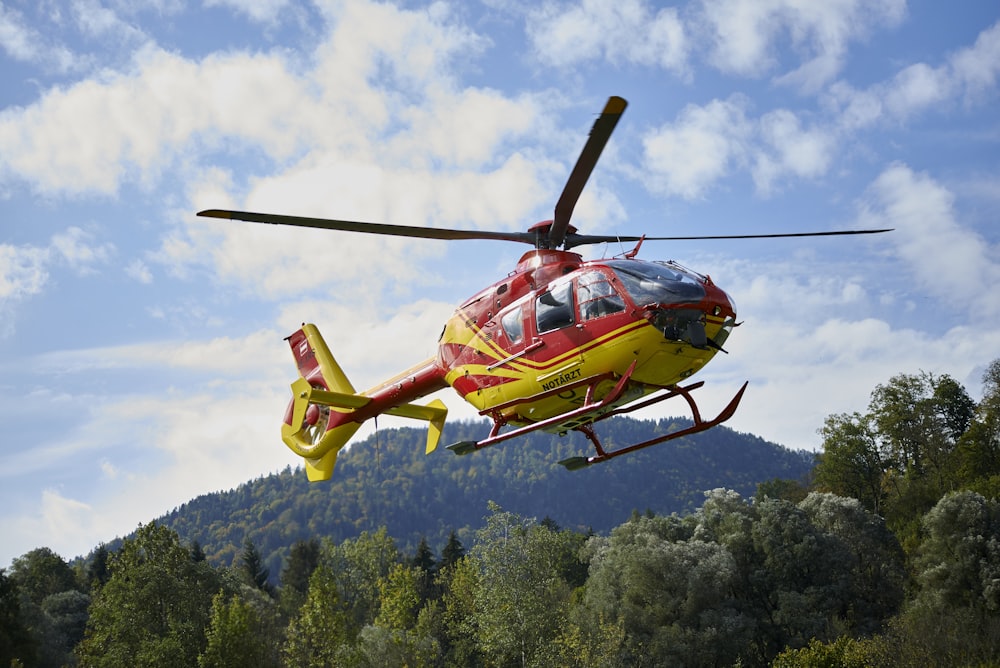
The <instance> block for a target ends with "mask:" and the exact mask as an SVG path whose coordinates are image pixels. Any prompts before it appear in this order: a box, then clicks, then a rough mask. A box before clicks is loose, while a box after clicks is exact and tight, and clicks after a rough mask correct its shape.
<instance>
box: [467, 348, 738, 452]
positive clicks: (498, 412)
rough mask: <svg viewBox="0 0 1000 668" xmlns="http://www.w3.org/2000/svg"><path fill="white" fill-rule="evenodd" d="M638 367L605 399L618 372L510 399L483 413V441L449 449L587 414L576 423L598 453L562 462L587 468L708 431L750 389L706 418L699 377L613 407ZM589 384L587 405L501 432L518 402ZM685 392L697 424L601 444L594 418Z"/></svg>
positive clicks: (480, 444)
mask: <svg viewBox="0 0 1000 668" xmlns="http://www.w3.org/2000/svg"><path fill="white" fill-rule="evenodd" d="M634 371H635V362H633V363H632V365H631V366H630V367H629V368H628V371H626V372H625V373H624V374H623V375H622V376H621V377H620V378H619V379H618V380H617V382H616V383H615V386H614V388H613V389H612V390H611V391H610V392H608V394H607V395H605V396H604V397H602V398H601V399H597V398H596V396H595V395H596V390H597V387H598V385H599V384H601V383H603V382H604V381H607V380H614V374H610V373H607V374H601V375H598V376H591V377H590V378H584V379H582V380H579V381H577V382H575V383H572V384H570V385H564V386H561V387H559V388H557V389H555V390H550V391H548V392H542V393H540V394H537V395H534V396H531V397H525V398H522V399H517V400H514V401H511V402H507V403H505V404H503V405H500V406H495V407H493V408H492V409H490V410H489V411H484V412H483V413H482V414H483V415H489V416H490V417H491V418H492V419H493V427H492V428H491V429H490V435H489V436H487V437H486V438H484V439H483V440H481V441H460V442H458V443H453V444H451V445H449V446H448V449H449V450H451V451H452V452H454V453H455V454H457V455H467V454H469V453H470V452H474V451H476V450H481V449H483V448H486V447H489V446H491V445H496V444H497V443H502V442H503V441H506V440H509V439H511V438H516V437H517V436H521V435H522V434H526V433H528V432H532V431H537V430H539V429H545V428H548V427H559V426H560V425H565V424H567V423H570V422H572V421H574V420H576V419H577V418H583V419H584V420H585V422H584V424H580V425H578V426H575V427H572V429H573V430H574V431H579V432H581V433H582V434H583V435H584V436H586V437H587V439H588V440H589V441H590V442H591V443H592V444H593V446H594V449H595V450H596V451H597V454H596V455H595V456H593V457H570V458H569V459H564V460H562V461H561V462H559V463H560V464H562V465H563V466H565V467H566V468H567V469H569V470H571V471H575V470H577V469H581V468H585V467H587V466H590V465H591V464H597V463H599V462H603V461H607V460H609V459H612V458H614V457H618V456H619V455H624V454H626V453H629V452H634V451H636V450H641V449H642V448H648V447H649V446H651V445H656V444H658V443H663V442H666V441H670V440H673V439H675V438H681V437H682V436H687V435H689V434H695V433H697V432H699V431H705V430H706V429H711V428H712V427H714V426H716V425H719V424H722V423H723V422H725V421H726V420H728V419H729V418H731V417H732V416H733V414H734V413H735V412H736V409H737V407H738V406H739V405H740V400H741V399H742V398H743V392H744V391H745V390H746V389H747V383H743V386H742V387H741V388H740V389H739V391H738V392H737V393H736V395H735V396H734V397H733V398H732V399H731V400H730V401H729V404H728V405H727V406H726V407H725V408H724V409H723V410H722V412H721V413H719V414H718V415H717V416H715V417H714V418H713V419H711V420H703V419H702V417H701V412H700V411H699V410H698V404H697V403H696V402H695V400H694V397H692V396H691V392H692V391H693V390H696V389H698V388H699V387H701V386H702V385H704V384H705V383H704V381H699V382H697V383H692V384H690V385H686V386H681V385H670V386H665V387H661V388H660V390H663V393H662V394H654V395H653V396H651V397H650V398H648V399H646V400H644V401H640V402H638V403H635V404H632V405H629V406H624V407H622V408H617V409H613V410H609V407H611V406H612V405H613V404H614V403H615V402H617V401H618V400H619V399H621V397H622V396H623V395H624V394H625V392H626V390H627V389H628V386H629V383H630V381H631V378H632V373H633V372H634ZM583 386H586V388H587V393H586V398H585V400H584V402H583V405H582V406H580V407H579V408H575V409H573V410H571V411H568V412H566V413H562V414H560V415H556V416H554V417H551V418H548V419H546V420H540V421H538V422H532V423H531V424H528V425H525V426H523V427H519V428H517V429H513V430H511V431H507V432H504V433H500V430H501V429H502V428H503V427H505V426H506V425H507V424H508V423H509V422H510V419H509V418H508V417H507V416H508V415H509V411H508V409H510V408H512V407H513V406H516V405H518V404H523V403H530V402H534V401H538V400H540V399H544V398H546V397H547V396H549V395H551V394H555V393H558V392H564V391H566V390H567V389H569V388H576V387H583ZM677 396H681V397H684V400H685V401H687V404H688V407H689V408H690V409H691V416H692V419H693V420H694V424H692V425H691V426H690V427H687V428H685V429H681V430H679V431H675V432H672V433H670V434H667V435H665V436H658V437H657V438H653V439H650V440H648V441H643V442H642V443H636V444H635V445H629V446H626V447H624V448H619V449H618V450H612V451H611V452H608V451H606V450H605V449H604V446H602V445H601V442H600V440H599V439H598V438H597V434H595V433H594V429H593V427H592V426H591V425H592V423H594V422H599V421H600V420H605V419H607V418H609V417H613V416H615V415H622V414H624V413H631V412H632V411H636V410H639V409H640V408H645V407H647V406H652V405H653V404H657V403H660V402H661V401H666V400H667V399H672V398H674V397H677Z"/></svg>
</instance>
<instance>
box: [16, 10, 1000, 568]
mask: <svg viewBox="0 0 1000 668" xmlns="http://www.w3.org/2000/svg"><path fill="white" fill-rule="evenodd" d="M998 77H1000V5H998V4H997V3H996V2H995V1H993V0H989V1H979V0H968V1H965V2H962V3H958V4H954V3H939V2H931V1H930V0H919V1H916V0H915V1H911V2H907V1H906V0H829V1H827V2H823V3H814V2H807V1H805V0H690V1H689V2H677V3H669V4H668V3H654V2H650V1H648V0H616V2H613V3H611V2H604V1H602V0H582V2H566V1H563V0H541V1H539V0H525V1H521V0H479V1H470V2H457V1H455V2H416V1H414V2H397V3H391V2H374V1H370V0H340V1H334V0H312V1H305V0H303V1H297V2H296V1H291V0H61V1H59V0H2V1H0V105H2V108H0V566H5V565H7V564H9V563H10V560H11V559H13V558H14V557H17V556H19V555H21V554H23V553H25V552H27V551H29V550H31V549H33V548H36V547H41V546H47V547H50V548H52V549H53V550H55V551H56V552H58V553H60V554H61V555H63V556H64V557H65V558H72V557H75V556H77V555H83V554H86V553H88V552H89V551H90V550H91V549H92V548H93V547H95V546H96V545H97V544H98V543H99V542H102V541H109V540H111V539H113V538H115V537H116V536H121V535H125V534H127V533H129V532H130V531H132V530H134V529H135V528H136V527H137V526H138V525H139V524H141V523H145V522H148V521H150V520H152V519H154V518H156V517H158V516H160V515H163V514H164V513H167V512H169V511H170V510H172V509H173V508H175V507H177V506H179V505H181V504H183V503H184V502H185V501H187V500H189V499H191V498H193V497H195V496H197V495H199V494H203V493H207V492H211V491H216V490H224V489H230V488H232V487H235V486H237V485H239V484H241V483H243V482H245V481H247V480H251V479H253V478H257V477H260V476H263V475H267V474H269V473H271V472H274V471H278V470H281V469H283V468H284V467H286V466H288V465H293V466H294V465H297V460H296V458H295V457H294V456H293V455H292V453H291V452H289V451H288V450H287V449H286V448H285V446H284V445H283V444H282V443H281V440H280V424H281V420H282V417H283V413H284V409H285V406H286V404H287V401H288V398H289V396H290V393H289V389H288V385H289V384H290V383H291V381H293V380H294V379H295V376H296V372H295V367H294V363H293V360H292V357H291V354H290V352H289V351H288V349H287V344H286V343H285V342H284V341H283V338H284V337H286V336H288V335H289V334H291V333H292V332H293V331H294V330H295V329H297V328H298V326H299V325H300V323H302V322H314V323H316V324H317V325H318V326H319V327H320V329H321V331H322V332H323V333H324V335H325V337H326V339H327V341H328V342H329V344H330V346H331V348H332V350H333V352H334V355H335V356H336V357H337V359H338V361H339V362H340V364H341V365H342V366H343V368H344V370H345V371H346V373H347V374H348V376H349V377H350V378H351V380H352V381H353V382H354V384H355V386H356V387H359V388H364V387H369V386H372V385H375V384H377V383H378V382H379V381H380V380H382V379H385V378H387V377H390V376H392V375H394V374H395V373H397V372H399V371H401V370H403V369H405V368H407V367H409V366H411V365H412V364H414V363H416V362H419V361H420V360H423V359H425V358H426V357H428V356H430V355H431V354H433V353H434V351H435V344H436V341H437V337H438V334H439V333H440V330H441V328H442V326H443V324H444V322H445V320H446V319H447V318H448V317H449V316H450V314H451V313H452V311H453V309H454V307H455V306H456V305H457V304H458V303H460V302H461V301H463V300H464V299H465V298H466V297H469V296H471V295H472V294H474V293H475V292H477V291H478V290H480V289H481V288H483V287H486V286H487V285H489V284H491V283H493V282H495V281H497V280H499V279H500V278H503V277H504V276H506V275H507V273H508V272H510V271H511V270H512V269H513V268H514V266H515V264H516V262H517V259H518V258H519V257H520V255H521V254H522V253H523V252H524V251H526V250H528V247H527V246H520V245H516V244H510V243H503V242H494V241H462V242H450V243H446V242H441V241H432V240H417V239H402V238H383V237H373V236H369V235H361V234H348V233H337V232H324V231H320V230H305V229H292V228H280V227H276V226H265V225H254V224H251V223H241V222H236V221H226V220H217V219H206V218H199V217H196V216H195V212H197V211H199V210H202V209H206V208H232V209H243V210H250V211H262V212H269V213H283V214H293V215H306V216H319V217H332V218H342V219H350V220H363V221H371V222H380V223H391V224H399V225H425V226H437V227H447V228H460V229H477V230H503V231H521V230H525V229H527V228H528V227H529V226H531V225H532V224H534V223H536V222H538V221H541V220H545V219H548V218H551V216H552V209H553V207H554V205H555V201H556V199H557V198H558V196H559V194H560V192H561V191H562V187H563V185H564V183H565V179H566V177H567V175H568V173H569V171H570V169H571V168H572V166H573V164H574V162H575V160H576V158H577V155H578V154H579V151H580V149H581V148H582V146H583V143H584V141H585V139H586V136H587V132H588V131H589V129H590V127H591V125H592V123H593V121H594V119H595V117H596V115H597V113H598V112H599V111H600V110H601V109H602V108H603V105H604V103H605V101H606V100H607V98H608V97H609V96H611V95H620V96H622V97H624V98H626V99H627V100H628V102H629V107H628V109H627V110H626V112H625V114H624V115H623V117H622V119H621V121H620V122H619V124H618V127H617V129H616V131H615V133H614V135H613V136H612V138H611V140H610V142H609V144H608V146H607V148H606V150H605V152H604V155H603V156H602V158H601V161H600V163H599V164H598V166H597V168H596V169H595V170H594V173H593V175H592V177H591V180H590V182H589V183H588V186H587V188H586V190H585V191H584V194H583V197H582V198H581V200H580V202H579V204H578V206H577V207H576V212H575V214H574V218H573V223H574V225H575V226H576V227H577V228H579V229H580V231H581V232H584V233H598V234H615V233H621V234H630V235H631V234H648V235H651V236H654V235H660V236H663V235H699V234H704V235H718V234H755V233H756V234H762V233H773V232H802V231H824V230H833V229H859V228H873V227H877V228H882V227H891V228H894V231H893V232H891V233H889V234H883V235H873V236H867V237H841V238H833V239H830V238H821V239H798V240H795V239H784V240H762V241H714V242H713V241H697V242H692V241H687V242H647V243H646V244H645V245H643V247H642V250H641V252H640V255H639V257H640V258H645V259H663V260H665V259H673V260H676V261H678V262H681V263H682V264H684V265H685V266H688V267H690V268H692V269H695V270H696V271H699V272H701V273H704V274H709V275H711V277H712V279H713V280H714V281H715V283H716V284H717V285H719V286H721V287H722V288H723V289H725V290H726V291H727V292H728V293H729V294H730V295H731V296H732V298H733V299H734V301H735V304H736V307H737V313H738V316H739V318H738V319H739V320H740V321H742V323H743V324H742V325H741V326H740V327H738V328H737V329H736V330H735V331H734V332H733V335H732V336H731V337H730V339H729V342H728V343H727V346H726V347H727V350H728V352H729V354H728V355H722V354H720V355H717V356H716V358H715V360H713V361H712V363H711V364H710V365H708V366H707V367H706V368H705V369H704V370H703V371H702V372H700V373H699V374H698V376H699V378H700V379H701V380H704V381H705V382H706V385H705V387H704V388H703V389H701V390H699V391H698V394H700V395H701V396H700V397H699V403H700V405H701V407H702V412H703V413H704V414H706V415H714V414H715V412H717V411H718V410H720V409H721V408H722V407H723V406H724V405H725V404H726V402H727V401H728V399H729V397H730V396H732V394H734V393H735V392H736V390H737V389H738V388H739V386H740V384H742V382H743V381H744V380H748V381H749V382H750V385H749V389H748V390H747V393H746V396H745V398H744V400H743V403H742V405H741V408H740V410H739V411H738V413H737V414H736V415H735V416H734V417H733V418H732V420H731V421H730V422H729V423H728V426H730V427H732V428H734V429H736V430H739V431H743V432H750V433H753V434H756V435H759V436H761V437H763V438H765V439H767V440H771V441H774V442H777V443H780V444H782V445H785V446H787V447H790V448H795V449H809V450H816V449H818V448H820V446H821V438H820V436H819V435H818V433H817V430H818V429H819V428H820V427H822V425H823V421H824V419H825V418H826V417H827V416H829V415H831V414H838V413H849V412H853V411H864V410H865V409H866V407H867V405H868V401H869V398H870V393H871V391H872V390H873V389H874V388H875V386H876V385H878V384H879V383H884V382H886V381H887V380H889V379H890V378H891V377H892V376H894V375H897V374H900V373H907V374H914V373H919V372H922V371H926V372H930V373H934V374H948V375H950V376H952V377H953V378H955V379H956V380H958V381H959V382H961V383H962V384H963V385H964V386H965V387H966V389H967V390H968V391H969V393H970V395H971V396H973V398H978V397H979V396H980V392H981V377H982V373H983V371H984V370H985V368H986V366H987V365H988V364H989V363H990V362H991V361H993V360H994V359H996V358H998V357H1000V290H998V289H997V288H996V286H997V285H998V284H1000V227H998V224H997V211H998V210H1000V113H998V112H997V109H998V108H1000V106H998V103H1000V99H998V98H1000V94H998ZM609 246H610V247H603V246H595V247H590V248H583V249H579V250H581V251H582V252H583V253H584V254H585V256H586V257H588V258H589V257H602V256H611V255H614V254H618V253H621V252H623V251H625V250H630V248H621V247H618V246H617V245H609ZM438 396H440V397H441V398H442V399H443V400H444V401H445V402H446V403H447V404H448V406H449V408H450V410H451V414H450V418H449V419H471V418H474V417H476V414H475V412H474V411H473V410H472V409H471V408H469V407H468V406H466V405H465V404H464V402H463V401H462V400H461V399H460V398H459V397H458V395H457V394H455V393H454V392H453V391H452V390H450V389H449V390H447V391H445V392H443V393H440V394H439V395H438ZM668 414H683V411H682V410H681V407H671V406H666V407H657V408H656V409H655V411H654V412H647V413H643V414H642V415H641V417H658V416H661V415H668ZM399 425H407V426H417V427H422V426H423V425H422V423H414V422H406V421H402V420H400V421H397V422H394V421H393V420H390V419H384V420H380V421H379V426H380V427H383V428H384V427H386V426H399ZM365 433H370V431H368V432H361V434H360V435H359V436H363V435H364V434H365ZM573 437H574V438H577V439H578V440H579V442H580V449H581V454H584V453H585V451H586V447H587V445H586V441H585V439H584V438H583V437H582V436H579V435H573ZM497 447H518V445H517V442H516V441H514V442H508V443H506V444H503V445H500V446H497ZM432 456H453V455H452V454H451V453H450V452H448V451H446V450H443V449H442V450H441V451H439V452H438V453H435V455H432ZM608 465H609V466H612V465H613V464H608ZM303 475H304V474H303ZM334 475H336V473H335V474H334ZM567 475H569V474H567ZM318 484H322V483H318Z"/></svg>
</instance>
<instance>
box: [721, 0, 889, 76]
mask: <svg viewBox="0 0 1000 668" xmlns="http://www.w3.org/2000/svg"><path fill="white" fill-rule="evenodd" d="M701 5H702V8H701V19H702V22H703V25H704V30H705V31H706V32H707V33H708V35H709V36H710V39H711V43H712V50H711V54H710V59H711V62H712V63H713V64H714V65H715V66H716V67H718V68H719V69H721V70H722V71H724V72H732V73H736V74H741V75H745V76H761V75H763V74H765V73H767V72H770V71H773V70H775V69H777V68H778V67H779V63H780V61H781V59H782V55H781V48H780V47H781V45H782V39H787V40H788V42H789V43H790V45H791V48H792V49H793V50H794V51H795V52H796V53H797V54H799V55H801V57H802V58H803V60H804V62H803V64H802V65H800V66H799V67H797V68H795V69H793V70H791V71H787V72H785V73H784V74H782V75H780V76H779V77H778V79H777V81H778V83H785V84H790V85H794V86H796V87H798V88H801V89H803V90H805V91H807V92H815V91H816V90H819V88H820V87H822V86H823V85H825V84H826V83H829V82H830V81H831V80H832V79H833V78H834V77H835V76H836V75H837V74H838V73H839V71H840V69H841V68H842V67H843V62H844V58H845V55H846V52H847V47H848V45H849V44H850V42H852V41H858V40H862V39H865V38H866V37H867V36H868V34H869V32H870V31H871V30H872V29H873V28H875V27H880V26H888V27H893V26H895V25H897V24H899V22H900V21H901V20H902V19H903V17H904V16H905V14H906V2H905V0H880V1H878V2H869V1H867V0H837V1H835V2H823V3H803V2H797V1H796V0H764V1H761V0H703V1H702V3H701Z"/></svg>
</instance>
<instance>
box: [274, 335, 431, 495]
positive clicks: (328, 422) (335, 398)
mask: <svg viewBox="0 0 1000 668" xmlns="http://www.w3.org/2000/svg"><path fill="white" fill-rule="evenodd" d="M287 340H288V343H289V346H290V347H291V349H292V355H293V356H294V357H295V363H296V366H298V369H299V374H300V376H299V378H298V379H296V380H295V382H293V383H292V401H291V403H290V404H289V406H288V410H287V411H286V413H285V421H284V424H282V425H281V439H282V440H283V441H284V442H285V445H287V446H288V448H289V449H290V450H291V451H292V452H294V453H295V454H297V455H298V456H300V457H302V458H303V459H304V460H305V469H306V475H307V477H308V478H309V480H310V481H317V480H329V479H330V477H331V476H332V475H333V468H334V466H335V464H336V462H337V453H338V452H340V450H341V448H343V447H344V446H345V445H347V443H348V441H349V440H350V439H351V437H353V436H354V434H355V433H356V432H357V431H358V429H359V428H360V427H361V425H362V423H364V422H365V420H368V419H369V418H372V417H375V416H377V415H381V414H388V415H396V416H399V417H407V418H413V419H417V420H424V421H426V422H428V425H429V426H428V430H427V446H426V450H425V452H427V453H430V452H432V451H433V450H434V449H435V448H436V447H437V444H438V441H439V439H440V437H441V430H442V429H443V428H444V421H445V417H446V416H447V414H448V409H447V408H446V407H445V405H444V403H443V402H442V401H441V400H440V399H436V400H434V401H432V402H430V403H429V404H427V405H419V404H414V403H411V400H412V399H415V398H417V397H419V396H422V395H423V394H426V393H427V392H429V391H433V390H435V389H438V380H437V377H438V375H439V374H437V369H436V367H435V366H434V365H433V364H432V363H431V361H428V362H425V363H424V364H422V365H419V366H417V367H413V368H412V369H410V370H408V371H406V372H404V373H403V374H401V375H400V376H398V377H397V378H395V379H393V380H391V381H388V382H386V383H383V384H382V385H380V386H378V387H377V388H374V389H373V390H369V391H367V392H363V393H360V394H359V393H356V392H355V390H354V386H353V385H352V384H351V382H350V380H348V378H347V375H346V374H345V373H344V371H343V370H342V369H341V368H340V365H339V364H337V361H336V360H335V359H334V357H333V354H332V353H331V352H330V349H329V347H327V345H326V342H325V341H324V340H323V337H322V335H321V334H320V333H319V329H317V328H316V326H315V325H311V324H304V325H302V328H301V329H299V330H298V331H297V332H295V333H294V334H292V335H291V336H289V337H288V339H287ZM403 379H405V380H407V381H409V382H408V385H409V389H410V391H409V392H408V393H402V392H400V387H401V386H402V382H398V381H402V380H403Z"/></svg>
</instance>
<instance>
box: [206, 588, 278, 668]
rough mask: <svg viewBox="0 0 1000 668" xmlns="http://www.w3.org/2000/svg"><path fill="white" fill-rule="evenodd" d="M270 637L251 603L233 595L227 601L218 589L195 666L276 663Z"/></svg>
mask: <svg viewBox="0 0 1000 668" xmlns="http://www.w3.org/2000/svg"><path fill="white" fill-rule="evenodd" d="M274 640H275V637H274V634H273V632H272V629H271V628H270V627H269V625H268V624H267V622H266V621H265V619H262V617H261V615H260V614H258V612H257V610H256V609H255V608H254V606H253V605H252V604H251V603H249V602H247V601H245V600H243V599H242V598H240V597H239V596H238V595H235V594H234V595H232V596H231V597H230V598H229V599H228V600H227V598H226V595H225V594H224V593H223V592H219V593H218V594H216V595H215V598H214V599H213V600H212V613H211V617H210V620H209V626H208V629H207V631H206V645H205V650H204V651H203V652H202V653H201V654H200V655H199V656H198V666H199V667H200V668H238V667H240V666H257V667H259V668H267V667H268V666H279V665H280V660H279V656H278V653H277V651H276V649H277V645H276V643H275V642H274Z"/></svg>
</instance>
